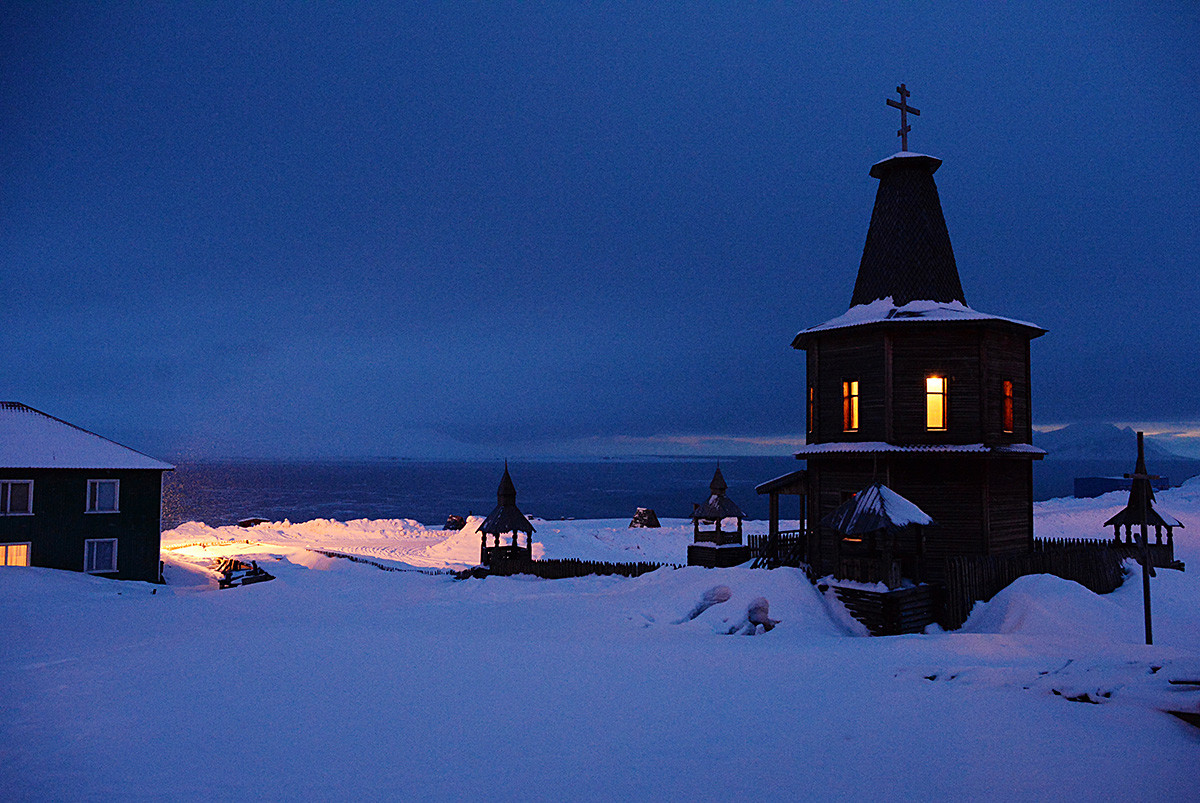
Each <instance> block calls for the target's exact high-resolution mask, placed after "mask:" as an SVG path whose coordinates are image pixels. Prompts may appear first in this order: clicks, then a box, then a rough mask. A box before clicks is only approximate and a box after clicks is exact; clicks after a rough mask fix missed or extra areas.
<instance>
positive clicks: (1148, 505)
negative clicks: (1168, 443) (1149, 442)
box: [1104, 432, 1183, 565]
mask: <svg viewBox="0 0 1200 803" xmlns="http://www.w3.org/2000/svg"><path fill="white" fill-rule="evenodd" d="M1125 476H1126V477H1130V478H1131V485H1130V487H1129V503H1128V504H1126V505H1125V507H1123V508H1122V509H1121V510H1119V511H1118V512H1117V514H1116V515H1115V516H1113V517H1112V518H1111V519H1109V520H1108V521H1106V522H1104V526H1105V527H1112V528H1113V540H1114V541H1116V542H1117V543H1122V539H1121V530H1122V528H1124V531H1125V538H1124V543H1126V544H1135V543H1138V538H1139V537H1140V530H1141V526H1142V524H1143V523H1144V524H1145V525H1146V527H1148V528H1153V529H1154V544H1153V546H1156V547H1158V548H1159V549H1158V550H1156V551H1164V550H1163V547H1165V551H1166V552H1167V553H1168V556H1166V557H1165V558H1163V560H1164V561H1165V562H1164V564H1163V565H1166V564H1168V563H1171V562H1173V561H1174V547H1175V543H1174V535H1173V530H1174V529H1175V528H1176V527H1182V526H1183V524H1182V523H1181V522H1180V521H1179V520H1178V519H1176V518H1175V517H1174V516H1172V515H1171V514H1169V513H1167V512H1165V511H1159V510H1155V509H1154V486H1153V485H1151V483H1150V480H1152V479H1155V476H1154V475H1152V474H1150V473H1149V472H1147V471H1146V450H1145V446H1144V438H1143V433H1141V432H1139V433H1138V434H1137V463H1136V464H1135V466H1134V469H1133V474H1126V475H1125ZM1163 530H1166V534H1167V540H1166V542H1165V543H1164V542H1163Z"/></svg>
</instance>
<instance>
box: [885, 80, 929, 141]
mask: <svg viewBox="0 0 1200 803" xmlns="http://www.w3.org/2000/svg"><path fill="white" fill-rule="evenodd" d="M896 91H897V92H899V93H900V102H899V103H897V102H896V101H894V100H892V99H891V98H888V99H887V105H889V106H891V107H892V108H893V109H899V110H900V130H899V131H897V132H896V136H898V137H900V149H901V150H903V151H907V150H908V132H909V131H912V126H910V125H909V124H908V113H909V112H912V113H913V114H915V115H916V116H917V117H920V116H921V110H920V109H916V108H913V107H912V106H909V105H908V98H909V91H908V87H906V86H905V85H904V84H900V86H898V87H896Z"/></svg>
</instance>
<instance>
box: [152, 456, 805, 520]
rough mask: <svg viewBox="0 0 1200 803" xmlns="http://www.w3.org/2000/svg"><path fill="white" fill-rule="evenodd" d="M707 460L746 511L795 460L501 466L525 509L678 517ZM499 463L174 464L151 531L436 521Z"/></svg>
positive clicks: (704, 490) (761, 503) (696, 496)
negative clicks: (158, 525)
mask: <svg viewBox="0 0 1200 803" xmlns="http://www.w3.org/2000/svg"><path fill="white" fill-rule="evenodd" d="M718 462H719V465H720V468H721V473H722V475H723V476H724V477H725V481H726V482H727V483H728V484H729V491H728V495H729V497H730V498H731V499H733V501H734V502H736V503H737V505H738V506H739V507H741V509H742V511H743V512H744V513H745V514H746V517H747V518H748V519H766V518H767V515H768V499H767V497H766V496H759V495H758V494H757V493H756V492H755V490H754V488H755V486H756V485H759V484H761V483H763V482H766V481H767V480H770V479H773V478H775V477H778V476H781V475H783V474H786V473H788V472H789V471H795V470H797V469H799V468H803V467H804V464H803V463H801V462H800V461H798V460H796V459H795V458H792V457H788V456H782V457H722V458H720V460H719V461H718V460H717V459H716V458H713V457H703V458H676V457H647V458H612V459H591V460H529V461H520V460H514V461H509V463H508V468H509V473H510V474H511V475H512V479H513V484H514V485H515V486H516V488H517V505H518V506H519V507H520V508H521V510H522V512H524V513H525V514H526V515H527V516H530V517H536V518H541V519H545V520H551V519H630V518H632V517H633V514H634V513H635V512H636V511H637V509H638V508H639V507H648V508H651V509H653V510H654V511H655V513H656V514H657V515H658V516H659V517H660V518H688V517H690V516H691V514H692V505H693V504H694V503H700V502H703V501H705V500H706V499H708V495H709V490H708V485H709V483H710V482H711V481H712V478H713V472H714V470H715V469H716V468H717V466H718ZM503 473H504V462H503V461H483V462H466V461H421V460H404V459H396V460H364V461H336V462H277V461H211V462H197V463H188V462H183V463H177V464H176V468H175V470H174V471H169V472H166V474H165V475H164V477H163V529H172V528H174V527H177V526H178V525H180V524H182V523H184V522H188V521H201V522H204V523H206V524H209V525H211V526H214V527H216V526H222V525H227V524H235V523H237V522H238V520H240V519H245V518H251V517H258V518H264V519H269V520H271V521H282V520H284V519H287V520H289V521H292V522H301V521H309V520H312V519H336V520H340V521H350V520H353V519H414V520H416V521H418V522H420V523H422V524H426V525H433V526H439V527H440V526H442V525H444V524H445V523H446V519H447V517H448V516H451V515H456V516H467V515H471V514H477V515H487V514H488V513H489V512H490V511H491V510H492V508H493V507H495V506H496V488H497V486H498V485H499V483H500V477H501V476H502V475H503ZM789 502H795V504H794V505H789ZM780 504H781V508H782V509H783V510H782V512H783V514H784V518H796V517H797V516H798V515H799V500H792V499H786V498H785V499H784V500H782V501H781V503H780ZM791 507H795V508H796V510H794V511H793V510H792V509H791Z"/></svg>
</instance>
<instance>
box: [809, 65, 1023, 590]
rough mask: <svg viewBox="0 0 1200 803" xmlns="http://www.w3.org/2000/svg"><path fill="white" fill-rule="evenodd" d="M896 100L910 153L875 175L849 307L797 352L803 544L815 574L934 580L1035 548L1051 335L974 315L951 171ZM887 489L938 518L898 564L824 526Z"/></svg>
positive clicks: (894, 556)
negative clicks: (913, 134) (964, 277)
mask: <svg viewBox="0 0 1200 803" xmlns="http://www.w3.org/2000/svg"><path fill="white" fill-rule="evenodd" d="M897 91H899V92H900V94H901V100H900V102H899V103H897V102H895V101H891V100H889V101H888V103H889V105H891V106H894V107H896V108H899V109H901V114H902V120H901V130H900V132H899V134H900V136H901V137H902V138H903V146H902V148H903V149H902V150H901V151H900V152H899V153H896V154H894V155H893V156H890V157H888V158H886V159H884V160H883V161H881V162H878V163H876V164H875V165H873V166H872V167H871V171H870V175H871V177H872V178H875V179H877V180H878V181H879V187H878V190H877V192H876V196H875V207H874V210H873V211H872V213H871V223H870V227H869V229H868V231H867V239H866V244H865V246H864V247H863V254H862V261H861V262H860V264H859V268H858V279H857V281H856V282H855V285H854V292H853V295H852V296H851V299H850V309H849V310H848V311H847V312H846V313H845V314H843V315H840V316H839V317H837V318H834V319H833V320H830V321H826V322H825V323H822V324H819V325H817V326H812V327H810V328H808V329H804V330H803V331H801V332H800V333H799V334H798V335H796V338H795V340H794V341H793V342H792V346H793V347H794V348H797V349H801V350H803V351H804V352H805V354H806V357H807V387H806V389H805V419H806V423H807V438H806V445H805V446H804V447H803V448H801V449H800V450H799V451H798V452H797V453H796V457H797V458H800V459H802V460H805V461H807V472H806V473H805V476H804V478H803V483H802V486H803V492H804V495H805V497H806V505H805V509H806V513H805V515H806V522H805V525H806V526H805V529H804V535H803V536H802V537H803V538H804V541H805V543H804V552H805V557H806V560H807V562H808V563H809V565H810V567H811V568H812V570H813V572H814V573H815V576H824V575H830V574H832V575H834V576H837V577H841V578H844V579H852V580H862V581H868V582H874V581H877V580H881V579H883V578H885V577H888V576H889V575H893V576H894V574H895V573H896V572H897V571H898V573H899V574H900V575H902V576H903V577H904V578H906V579H909V580H912V581H916V582H933V583H938V582H940V581H941V580H942V575H943V572H944V566H945V560H944V558H946V557H949V556H955V555H998V554H1011V553H1020V552H1026V551H1029V550H1030V549H1031V547H1032V541H1033V506H1032V503H1033V488H1032V483H1033V468H1032V461H1033V460H1035V459H1039V458H1041V457H1042V456H1043V452H1042V451H1041V450H1040V449H1037V448H1035V447H1034V446H1033V445H1032V438H1031V434H1032V427H1031V414H1030V371H1029V352H1030V341H1031V340H1033V338H1035V337H1039V336H1041V335H1042V334H1044V333H1045V331H1044V330H1043V329H1041V328H1039V327H1037V326H1035V325H1033V324H1031V323H1025V322H1023V321H1018V320H1012V319H1009V318H1003V317H1000V316H997V315H989V314H987V313H983V312H980V311H977V310H975V309H972V308H971V307H970V306H968V305H967V300H966V297H965V295H964V294H963V289H962V284H961V282H960V280H959V275H958V267H957V265H956V264H955V261H954V252H953V250H952V248H951V246H950V236H949V233H948V231H947V229H946V222H945V218H944V216H943V214H942V206H941V202H940V200H939V198H938V191H937V186H936V185H935V183H934V180H933V174H934V173H935V172H936V171H937V169H938V167H940V166H941V164H942V162H941V160H940V159H937V158H934V157H932V156H927V155H924V154H918V153H912V152H910V151H908V142H907V134H908V128H909V127H908V125H907V121H906V119H904V115H906V114H907V113H918V114H919V112H917V111H916V110H915V109H913V108H912V107H911V106H908V105H907V95H908V93H907V91H906V90H905V89H904V87H903V85H901V87H899V88H898V90H897ZM876 482H878V483H882V484H883V485H884V486H886V487H887V488H890V489H891V490H893V491H895V492H896V493H898V494H900V495H901V496H902V497H904V498H905V499H907V500H909V501H911V502H912V503H913V504H915V505H916V506H917V507H919V508H920V509H921V510H922V511H925V512H926V513H927V514H928V515H929V516H930V517H932V519H933V521H934V524H933V525H932V526H930V527H928V528H925V531H924V534H923V536H922V537H921V538H920V539H914V542H913V543H912V544H911V545H910V546H909V547H908V548H907V549H906V550H903V549H902V550H900V551H899V552H889V554H888V555H887V557H886V561H887V563H888V564H889V565H887V566H884V565H882V562H883V561H884V556H882V555H876V556H871V555H866V556H864V555H863V554H862V549H863V546H862V542H860V541H855V540H854V539H852V538H848V537H846V536H845V535H844V534H842V533H839V532H837V531H835V530H834V529H833V528H832V527H830V526H828V525H823V524H822V520H823V519H827V517H829V516H830V514H831V513H832V512H833V511H834V510H835V509H837V508H838V507H839V506H841V505H842V504H843V503H845V502H846V501H847V500H849V499H851V498H852V497H853V496H854V495H855V494H856V493H858V492H859V491H861V490H863V489H865V488H867V487H868V486H870V485H872V484H873V483H876ZM864 558H865V559H864Z"/></svg>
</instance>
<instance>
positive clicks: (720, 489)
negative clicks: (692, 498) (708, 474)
mask: <svg viewBox="0 0 1200 803" xmlns="http://www.w3.org/2000/svg"><path fill="white" fill-rule="evenodd" d="M708 490H710V491H712V492H713V493H715V494H723V493H725V492H726V491H728V490H729V483H727V482H725V475H724V474H722V473H721V464H720V463H718V464H717V470H716V471H715V472H714V473H713V478H712V482H710V483H709V484H708Z"/></svg>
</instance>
